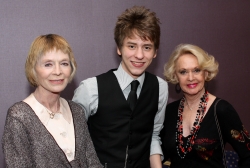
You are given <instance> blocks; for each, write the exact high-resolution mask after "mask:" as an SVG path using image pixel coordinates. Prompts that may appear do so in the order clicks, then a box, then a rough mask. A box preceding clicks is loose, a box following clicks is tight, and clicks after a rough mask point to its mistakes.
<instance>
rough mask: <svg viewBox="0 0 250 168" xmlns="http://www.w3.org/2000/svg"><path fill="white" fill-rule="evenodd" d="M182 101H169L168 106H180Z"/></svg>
mask: <svg viewBox="0 0 250 168" xmlns="http://www.w3.org/2000/svg"><path fill="white" fill-rule="evenodd" d="M180 101H181V99H179V100H175V101H173V102H171V103H168V105H167V108H175V107H179V104H180Z"/></svg>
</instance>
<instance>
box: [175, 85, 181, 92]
mask: <svg viewBox="0 0 250 168" xmlns="http://www.w3.org/2000/svg"><path fill="white" fill-rule="evenodd" d="M175 92H176V93H180V92H181V87H180V84H179V83H177V84H176V85H175Z"/></svg>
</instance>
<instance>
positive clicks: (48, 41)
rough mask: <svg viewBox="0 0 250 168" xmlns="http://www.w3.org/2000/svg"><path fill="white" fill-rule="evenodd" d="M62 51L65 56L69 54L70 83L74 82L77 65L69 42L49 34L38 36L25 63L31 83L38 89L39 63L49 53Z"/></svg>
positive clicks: (26, 72)
mask: <svg viewBox="0 0 250 168" xmlns="http://www.w3.org/2000/svg"><path fill="white" fill-rule="evenodd" d="M54 49H56V50H60V51H62V52H63V53H64V54H68V56H69V60H70V65H71V75H70V78H69V82H71V81H72V79H73V77H74V75H75V73H76V68H77V64H76V61H75V58H74V54H73V52H72V49H71V47H70V45H69V44H68V42H67V41H66V40H65V39H64V38H63V37H61V36H59V35H56V34H47V35H41V36H38V37H37V38H36V39H35V40H34V41H33V42H32V44H31V47H30V50H29V54H28V57H27V59H26V63H25V74H26V77H27V79H28V81H29V83H30V84H31V85H32V86H34V87H37V86H38V85H39V84H38V83H37V81H36V72H35V66H36V63H37V61H38V60H39V59H40V58H41V57H42V56H44V55H45V54H46V53H47V52H49V51H51V50H54Z"/></svg>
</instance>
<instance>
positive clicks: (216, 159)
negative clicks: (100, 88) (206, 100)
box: [161, 98, 250, 168]
mask: <svg viewBox="0 0 250 168" xmlns="http://www.w3.org/2000/svg"><path fill="white" fill-rule="evenodd" d="M216 100H218V98H216ZM216 100H215V101H216ZM215 101H214V102H213V104H212V105H211V106H210V108H209V110H208V112H207V114H206V116H205V117H204V119H203V121H202V123H201V127H200V130H199V132H198V135H197V137H196V139H195V143H194V146H193V147H192V150H191V152H189V153H187V155H186V157H185V158H184V159H181V158H180V157H179V156H178V154H177V149H176V122H177V118H178V116H177V114H178V107H179V103H180V100H178V101H175V102H173V103H170V104H168V105H167V108H166V115H165V122H164V128H163V130H162V132H161V137H162V143H163V144H162V149H163V154H164V159H165V160H168V159H170V160H171V168H182V167H183V168H189V167H190V168H191V167H192V168H201V167H202V168H222V167H224V166H223V161H222V160H223V159H222V158H223V156H222V149H221V143H220V139H219V134H218V129H217V126H216V123H215V119H214V105H215ZM216 113H217V117H218V120H219V124H220V128H221V132H222V136H223V141H224V144H225V143H229V144H231V146H232V147H233V148H234V150H235V151H236V152H237V153H238V155H239V167H240V168H243V167H246V168H250V135H249V133H248V132H247V130H246V129H245V128H244V126H243V125H242V122H241V120H240V118H239V116H238V114H237V112H236V111H235V109H234V108H233V107H232V105H231V104H229V103H228V102H227V101H225V100H221V101H219V103H218V104H217V107H216ZM183 141H184V143H186V141H187V137H184V138H183Z"/></svg>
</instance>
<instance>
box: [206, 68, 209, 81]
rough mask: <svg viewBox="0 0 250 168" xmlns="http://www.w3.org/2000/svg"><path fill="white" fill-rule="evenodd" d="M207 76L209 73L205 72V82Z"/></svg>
mask: <svg viewBox="0 0 250 168" xmlns="http://www.w3.org/2000/svg"><path fill="white" fill-rule="evenodd" d="M208 74H209V72H208V71H206V70H205V81H207V77H208Z"/></svg>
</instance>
